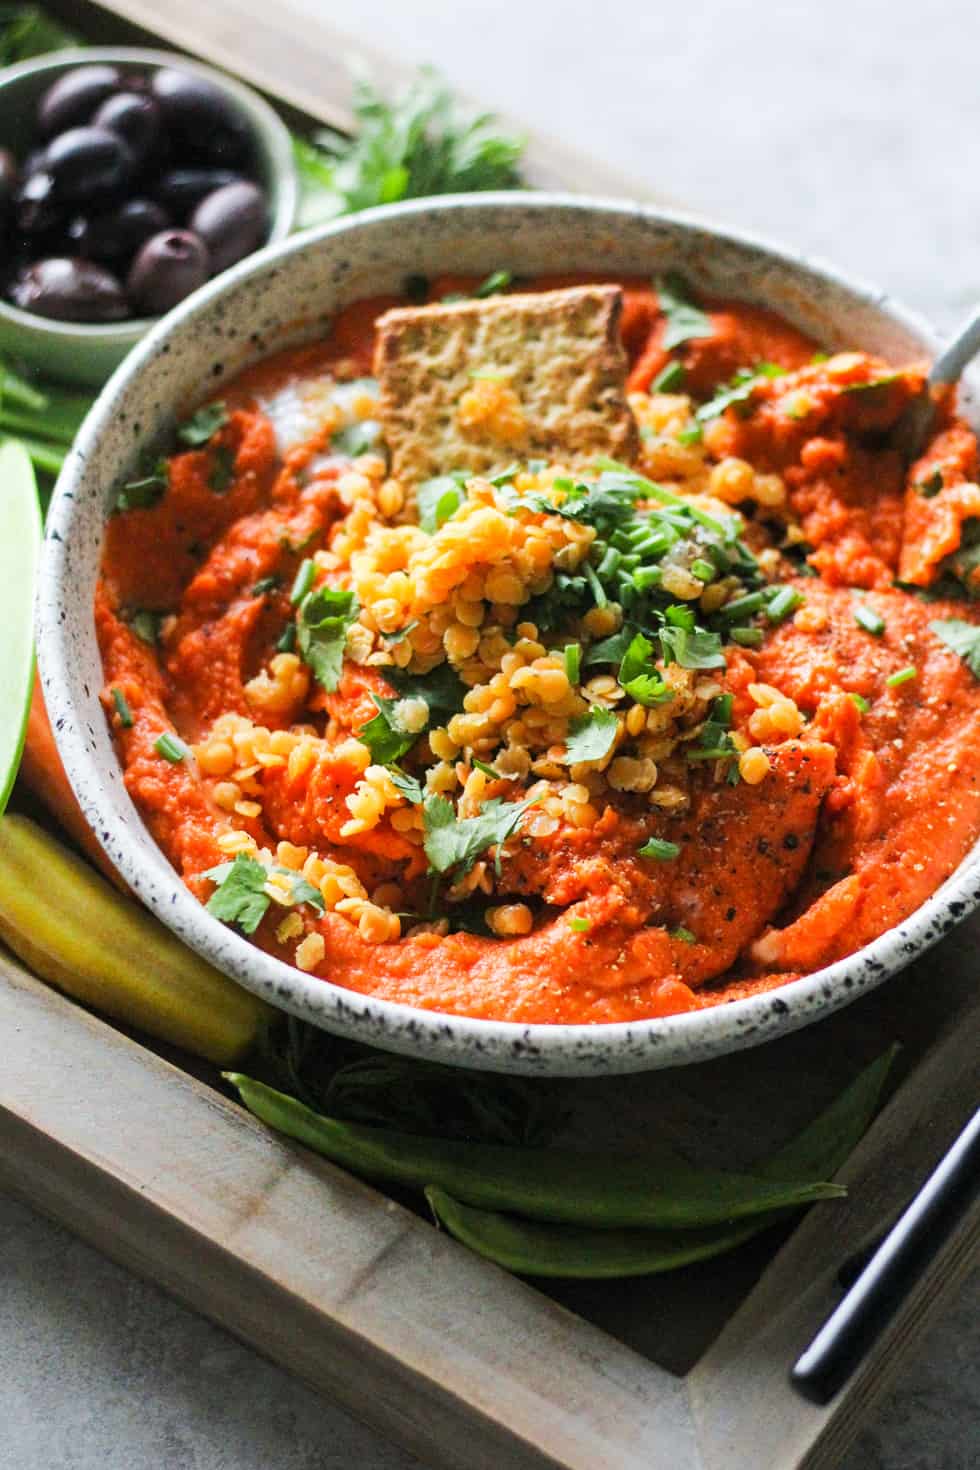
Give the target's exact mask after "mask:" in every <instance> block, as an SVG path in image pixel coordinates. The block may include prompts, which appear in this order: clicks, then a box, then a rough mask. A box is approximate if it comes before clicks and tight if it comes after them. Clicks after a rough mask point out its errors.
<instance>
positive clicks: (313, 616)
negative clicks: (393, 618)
mask: <svg viewBox="0 0 980 1470" xmlns="http://www.w3.org/2000/svg"><path fill="white" fill-rule="evenodd" d="M359 614H360V607H359V606H358V603H357V599H356V597H355V596H354V594H353V592H345V591H342V590H340V589H338V588H334V587H318V588H317V590H316V591H315V592H307V594H306V596H305V597H304V598H303V600H302V602H301V603H300V605H299V608H298V611H297V615H296V616H297V622H296V646H297V648H298V650H299V655H300V657H301V658H302V660H303V662H304V663H306V664H309V666H310V668H311V669H312V670H313V674H314V677H315V678H316V680H317V682H318V683H319V684H321V685H322V687H323V688H324V689H325V690H326V691H327V693H328V694H332V693H333V691H334V690H335V689H336V688H337V685H338V684H339V683H340V674H341V670H342V669H343V665H344V645H345V644H346V642H347V632H348V629H349V628H350V627H352V625H353V624H354V623H356V622H357V619H358V616H359Z"/></svg>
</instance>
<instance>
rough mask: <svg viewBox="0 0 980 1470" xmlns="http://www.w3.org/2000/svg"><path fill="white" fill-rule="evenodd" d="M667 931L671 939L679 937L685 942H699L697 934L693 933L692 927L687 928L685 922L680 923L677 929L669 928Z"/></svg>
mask: <svg viewBox="0 0 980 1470" xmlns="http://www.w3.org/2000/svg"><path fill="white" fill-rule="evenodd" d="M667 932H668V933H669V934H670V937H671V939H679V940H680V941H681V942H682V943H683V944H697V942H698V937H697V935H696V934H692V933H691V931H690V929H685V928H684V925H683V924H678V925H677V927H676V929H669V930H668V931H667Z"/></svg>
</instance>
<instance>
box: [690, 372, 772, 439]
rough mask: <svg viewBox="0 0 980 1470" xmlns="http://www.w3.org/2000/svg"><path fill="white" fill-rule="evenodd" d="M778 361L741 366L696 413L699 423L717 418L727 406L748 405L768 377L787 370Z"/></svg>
mask: <svg viewBox="0 0 980 1470" xmlns="http://www.w3.org/2000/svg"><path fill="white" fill-rule="evenodd" d="M785 371H786V370H785V368H781V367H780V366H779V365H778V363H774V362H760V363H757V364H756V366H755V367H754V368H739V369H738V371H737V372H736V373H735V374H734V375H733V376H732V379H731V381H730V382H729V383H727V384H726V385H725V387H723V388H721V389H719V391H718V392H717V393H716V394H715V396H714V398H712V399H709V401H708V402H707V403H702V405H701V407H700V408H699V409H698V410H697V412H696V414H695V415H694V417H695V420H696V421H697V423H699V424H705V423H707V422H708V420H709V419H716V418H718V417H719V416H720V415H721V414H723V413H724V412H725V410H726V408H737V407H739V406H742V405H747V404H748V402H749V399H750V398H751V397H752V394H753V393H754V392H755V390H756V388H757V387H758V386H759V384H760V383H762V382H763V381H764V380H765V379H766V378H779V377H782V375H783V373H784V372H785Z"/></svg>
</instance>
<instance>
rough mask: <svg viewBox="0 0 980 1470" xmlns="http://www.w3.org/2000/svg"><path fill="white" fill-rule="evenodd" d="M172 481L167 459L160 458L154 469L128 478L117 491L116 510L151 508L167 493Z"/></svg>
mask: <svg viewBox="0 0 980 1470" xmlns="http://www.w3.org/2000/svg"><path fill="white" fill-rule="evenodd" d="M169 483H170V475H169V468H168V465H167V461H166V460H165V459H158V460H157V461H156V463H155V464H154V465H153V468H152V469H149V468H148V469H147V470H146V473H145V474H144V475H142V476H141V477H140V478H139V479H136V480H127V481H126V483H125V485H123V486H122V488H121V489H120V490H118V491H117V493H116V498H115V501H114V502H113V507H112V508H113V510H114V511H120V512H121V511H124V510H149V509H150V507H151V506H154V505H156V504H157V502H158V501H159V500H160V499H162V497H163V496H164V495H165V494H166V491H167V487H168V485H169Z"/></svg>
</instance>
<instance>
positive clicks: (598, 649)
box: [582, 623, 637, 667]
mask: <svg viewBox="0 0 980 1470" xmlns="http://www.w3.org/2000/svg"><path fill="white" fill-rule="evenodd" d="M636 636H637V629H636V627H635V626H634V625H633V624H632V623H624V624H623V626H622V627H621V628H620V630H619V632H618V633H611V634H610V635H609V637H608V638H603V639H602V641H601V642H599V643H593V644H592V645H591V647H589V648H587V649H586V650H585V652H584V654H583V655H582V662H583V664H585V666H586V667H589V665H591V664H618V663H619V662H620V661H621V660H622V659H623V658H624V657H625V655H626V652H627V650H628V649H629V647H630V646H631V644H632V643H633V640H634V639H635V638H636Z"/></svg>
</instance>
